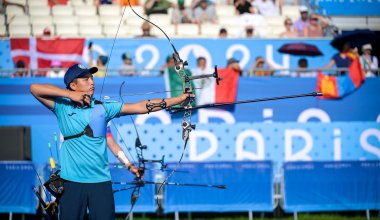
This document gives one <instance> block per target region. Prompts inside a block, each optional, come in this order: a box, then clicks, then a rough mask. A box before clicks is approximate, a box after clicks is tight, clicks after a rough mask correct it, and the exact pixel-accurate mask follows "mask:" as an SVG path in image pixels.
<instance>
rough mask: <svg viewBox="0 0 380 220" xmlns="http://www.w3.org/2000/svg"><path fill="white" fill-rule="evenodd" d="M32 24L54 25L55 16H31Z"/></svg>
mask: <svg viewBox="0 0 380 220" xmlns="http://www.w3.org/2000/svg"><path fill="white" fill-rule="evenodd" d="M30 20H31V23H32V25H52V24H53V17H51V16H50V15H48V16H31V17H30Z"/></svg>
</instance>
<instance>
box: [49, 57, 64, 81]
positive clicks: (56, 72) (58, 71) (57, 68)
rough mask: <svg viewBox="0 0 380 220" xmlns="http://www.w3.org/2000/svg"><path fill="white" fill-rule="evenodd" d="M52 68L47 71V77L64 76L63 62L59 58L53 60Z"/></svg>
mask: <svg viewBox="0 0 380 220" xmlns="http://www.w3.org/2000/svg"><path fill="white" fill-rule="evenodd" d="M50 68H51V69H50V70H49V71H48V72H47V74H46V77H50V78H63V77H64V76H65V73H66V72H65V71H64V70H63V69H62V63H61V61H59V60H53V61H51V64H50Z"/></svg>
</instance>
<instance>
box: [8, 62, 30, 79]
mask: <svg viewBox="0 0 380 220" xmlns="http://www.w3.org/2000/svg"><path fill="white" fill-rule="evenodd" d="M16 68H17V70H16V72H14V73H12V74H11V78H17V77H25V76H27V75H28V72H27V70H26V69H25V63H24V61H22V60H19V61H17V63H16Z"/></svg>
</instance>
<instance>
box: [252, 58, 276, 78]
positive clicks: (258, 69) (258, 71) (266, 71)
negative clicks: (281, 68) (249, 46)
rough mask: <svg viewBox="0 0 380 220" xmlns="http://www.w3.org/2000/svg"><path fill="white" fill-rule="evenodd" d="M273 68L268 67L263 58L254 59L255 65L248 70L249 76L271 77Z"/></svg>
mask: <svg viewBox="0 0 380 220" xmlns="http://www.w3.org/2000/svg"><path fill="white" fill-rule="evenodd" d="M273 69H274V68H273V66H272V65H270V64H269V63H268V62H267V61H266V60H265V59H264V58H263V57H256V60H255V63H254V64H253V65H252V67H251V69H250V70H249V73H248V75H250V76H271V75H273V72H274V71H273Z"/></svg>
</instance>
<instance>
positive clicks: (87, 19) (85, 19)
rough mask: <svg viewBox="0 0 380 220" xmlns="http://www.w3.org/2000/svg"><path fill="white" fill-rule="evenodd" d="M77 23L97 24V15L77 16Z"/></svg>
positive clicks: (98, 22)
mask: <svg viewBox="0 0 380 220" xmlns="http://www.w3.org/2000/svg"><path fill="white" fill-rule="evenodd" d="M78 23H79V25H99V24H100V21H99V17H98V16H96V15H89V16H80V17H78Z"/></svg>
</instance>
